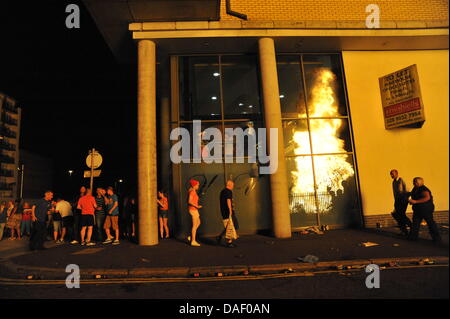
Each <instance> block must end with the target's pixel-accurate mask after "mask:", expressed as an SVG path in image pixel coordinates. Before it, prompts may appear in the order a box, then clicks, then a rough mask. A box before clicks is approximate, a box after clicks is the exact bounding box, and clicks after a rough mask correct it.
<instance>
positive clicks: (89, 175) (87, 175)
mask: <svg viewBox="0 0 450 319" xmlns="http://www.w3.org/2000/svg"><path fill="white" fill-rule="evenodd" d="M93 172H94V177H99V176H100V174H101V173H102V170H101V169H97V170H95V171H93ZM89 177H91V171H84V178H89Z"/></svg>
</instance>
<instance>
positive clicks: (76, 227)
mask: <svg viewBox="0 0 450 319" xmlns="http://www.w3.org/2000/svg"><path fill="white" fill-rule="evenodd" d="M84 195H86V187H84V186H81V188H80V196H78V197H77V198H76V199H75V203H74V205H73V208H74V209H73V236H74V237H73V238H72V241H71V242H70V243H71V244H79V243H80V238H79V237H80V220H81V212H80V210H79V209H78V208H77V205H78V201H79V200H80V198H81V197H83V196H84Z"/></svg>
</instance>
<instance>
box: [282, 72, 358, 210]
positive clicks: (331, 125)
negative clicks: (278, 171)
mask: <svg viewBox="0 0 450 319" xmlns="http://www.w3.org/2000/svg"><path fill="white" fill-rule="evenodd" d="M335 81H336V76H335V75H334V74H333V73H332V72H331V71H330V70H329V69H326V68H321V69H319V70H318V71H317V74H316V77H315V82H314V85H313V88H312V90H311V92H310V97H309V98H310V100H311V103H310V104H309V105H310V108H309V114H310V115H309V116H310V117H336V116H339V111H338V105H337V99H336V96H335V93H334V87H335ZM342 124H343V121H342V120H340V119H317V120H313V119H312V120H310V121H309V126H310V131H311V140H312V144H313V149H312V151H313V152H314V154H329V153H345V152H346V150H345V148H344V146H345V141H344V140H342V139H340V138H338V137H337V136H338V133H339V130H340V129H341V126H342ZM293 142H294V145H295V150H294V154H295V155H303V154H311V147H310V137H309V134H308V131H296V132H294V135H293ZM347 157H348V155H347V154H342V155H321V156H314V157H313V158H312V159H311V156H298V157H295V167H296V170H293V171H291V177H292V179H293V187H292V189H291V193H292V194H294V200H292V201H291V211H297V210H298V209H299V208H300V209H302V210H304V211H305V212H306V213H315V212H316V211H317V210H316V208H318V210H319V212H320V213H326V212H328V211H330V209H331V208H332V199H333V193H334V194H338V191H340V192H342V193H343V192H344V187H343V185H342V182H343V181H345V180H347V179H348V178H349V177H351V176H353V175H354V170H353V167H352V165H351V164H350V163H348V162H347ZM311 160H313V161H314V172H315V178H316V187H317V194H318V198H317V200H316V199H315V198H314V196H315V195H314V176H313V168H312V163H311ZM317 206H318V207H317Z"/></svg>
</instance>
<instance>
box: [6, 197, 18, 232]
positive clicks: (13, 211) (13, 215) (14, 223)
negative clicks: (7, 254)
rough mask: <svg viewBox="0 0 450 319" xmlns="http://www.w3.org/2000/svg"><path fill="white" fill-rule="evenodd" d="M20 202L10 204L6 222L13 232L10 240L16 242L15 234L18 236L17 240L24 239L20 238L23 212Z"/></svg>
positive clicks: (10, 202)
mask: <svg viewBox="0 0 450 319" xmlns="http://www.w3.org/2000/svg"><path fill="white" fill-rule="evenodd" d="M19 206H20V201H16V203H15V204H14V201H12V200H11V201H9V202H8V221H7V222H6V227H8V228H9V229H10V231H11V236H10V237H9V239H10V240H15V239H16V237H15V235H14V234H17V239H18V240H20V239H22V238H21V237H20V223H21V222H22V211H21V209H20V207H19Z"/></svg>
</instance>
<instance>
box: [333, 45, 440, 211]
mask: <svg viewBox="0 0 450 319" xmlns="http://www.w3.org/2000/svg"><path fill="white" fill-rule="evenodd" d="M342 55H343V60H344V68H345V75H346V83H347V90H348V97H349V105H350V111H351V116H352V123H353V132H354V141H355V150H356V156H357V161H358V169H359V179H360V184H361V195H362V201H363V212H364V215H376V214H384V213H389V212H391V211H392V210H393V198H392V190H391V183H392V179H391V178H390V176H389V171H390V169H392V168H397V169H398V170H399V173H400V176H402V177H403V178H404V179H405V182H406V183H407V186H408V187H409V189H411V188H412V179H413V178H414V177H415V176H421V177H423V178H424V179H425V185H426V186H428V187H429V188H430V190H431V191H432V193H433V196H434V202H435V206H436V210H437V211H438V210H441V211H448V208H449V205H448V202H449V168H448V166H449V80H448V77H449V74H448V73H449V62H448V58H449V56H448V50H434V51H433V50H430V51H381V52H380V51H378V52H373V51H364V52H362V51H347V52H343V53H342ZM412 64H417V69H418V74H419V81H420V86H421V92H422V98H423V103H424V109H425V118H426V121H425V123H424V125H423V126H422V128H420V129H417V128H416V129H410V128H398V129H392V130H386V129H385V128H384V119H383V113H382V106H381V97H380V90H379V85H378V78H379V77H381V76H383V75H386V74H388V73H391V72H394V71H396V70H399V69H402V68H404V67H407V66H409V65H412ZM409 211H411V207H409Z"/></svg>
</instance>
